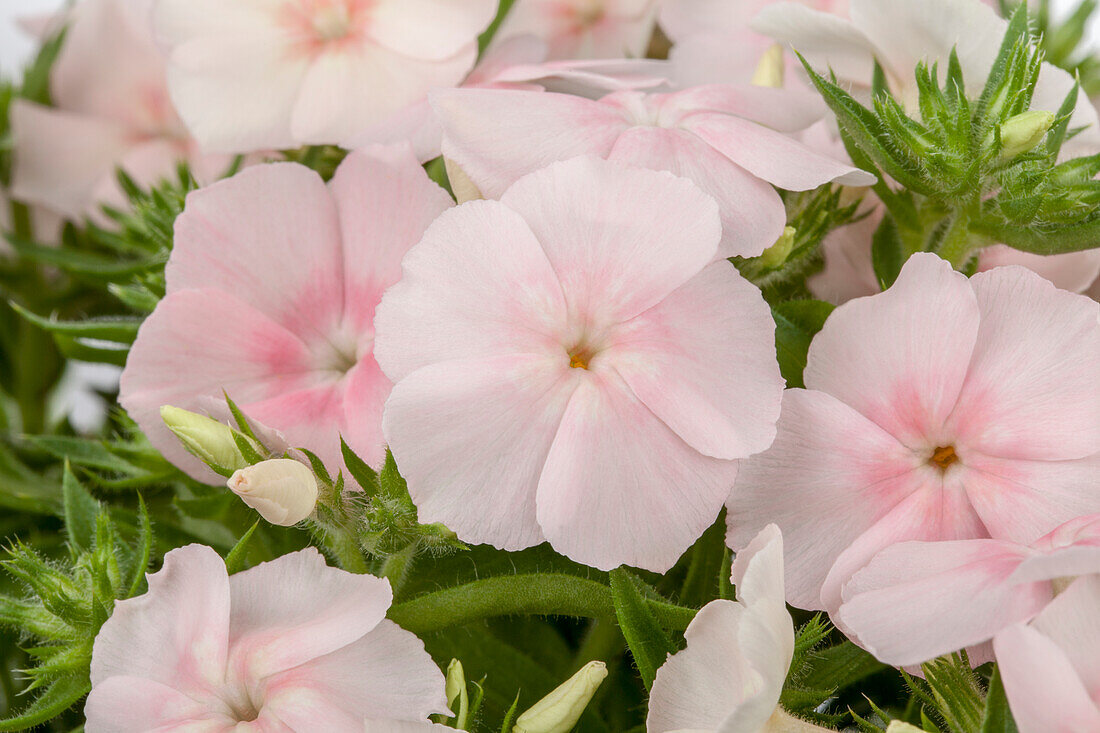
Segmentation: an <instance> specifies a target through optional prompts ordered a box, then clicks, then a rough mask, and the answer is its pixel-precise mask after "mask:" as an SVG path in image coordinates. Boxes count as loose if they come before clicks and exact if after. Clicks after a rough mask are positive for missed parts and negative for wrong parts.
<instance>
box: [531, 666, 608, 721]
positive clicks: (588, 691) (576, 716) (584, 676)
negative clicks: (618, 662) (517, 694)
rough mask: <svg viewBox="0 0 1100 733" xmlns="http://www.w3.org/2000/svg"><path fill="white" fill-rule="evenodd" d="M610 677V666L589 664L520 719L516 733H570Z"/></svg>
mask: <svg viewBox="0 0 1100 733" xmlns="http://www.w3.org/2000/svg"><path fill="white" fill-rule="evenodd" d="M605 677H607V665H605V664H604V663H603V662H589V663H588V664H586V665H584V666H583V667H581V669H580V671H579V672H577V673H576V674H575V675H573V676H572V677H570V678H569V679H568V680H566V681H565V682H564V683H563V684H562V685H560V686H559V687H558V688H557V689H556V690H554V691H553V692H551V693H550V694H549V695H547V696H546V697H544V698H542V699H541V700H539V701H538V702H537V703H535V704H534V705H533V706H532V707H531V709H530V710H528V711H527V712H525V713H524V714H523V715H521V716H519V718H518V719H517V720H516V725H515V727H514V728H512V733H569V731H571V730H573V726H575V725H576V724H577V721H578V720H580V718H581V713H583V712H584V709H585V707H587V706H588V703H589V701H591V700H592V696H593V695H595V694H596V690H597V689H598V688H599V686H600V683H602V682H603V681H604V678H605Z"/></svg>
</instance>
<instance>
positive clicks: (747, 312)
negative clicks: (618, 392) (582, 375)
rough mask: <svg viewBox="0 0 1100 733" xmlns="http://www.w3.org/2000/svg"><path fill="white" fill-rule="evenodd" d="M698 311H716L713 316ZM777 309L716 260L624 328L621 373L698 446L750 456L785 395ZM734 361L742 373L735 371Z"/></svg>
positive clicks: (614, 349) (619, 341)
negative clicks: (779, 360)
mask: <svg viewBox="0 0 1100 733" xmlns="http://www.w3.org/2000/svg"><path fill="white" fill-rule="evenodd" d="M700 313H707V314H709V318H708V319H707V320H706V322H705V323H704V322H702V321H700V319H699V318H698V315H699V314H700ZM774 328H775V324H774V322H773V321H772V316H771V310H770V309H769V308H768V306H767V304H766V303H765V302H764V299H763V298H762V297H761V295H760V290H759V289H758V288H756V286H754V285H752V284H751V283H749V282H748V281H747V280H745V279H744V278H742V277H740V276H739V275H738V274H737V271H736V269H735V268H734V267H733V266H732V265H730V264H729V263H728V262H716V263H714V264H713V265H711V266H709V267H708V268H706V269H705V270H703V272H702V273H700V274H699V275H698V276H696V277H694V278H692V279H691V280H689V281H688V282H687V283H685V284H684V285H681V286H680V287H679V288H678V289H676V290H675V291H673V292H672V293H671V294H670V295H669V296H668V297H666V298H665V299H664V300H663V301H661V302H660V303H658V304H657V305H656V306H654V307H652V308H650V309H648V310H647V311H645V312H644V313H642V314H641V315H639V316H638V317H637V318H635V319H633V320H632V321H630V322H629V323H626V324H624V326H623V329H622V330H621V331H619V332H617V334H616V337H615V342H614V344H613V345H612V346H611V347H610V351H609V356H612V358H613V360H614V361H613V363H614V366H615V369H616V371H617V372H618V373H619V375H620V376H622V378H623V379H624V380H625V381H626V383H627V384H628V385H630V388H631V389H632V390H633V391H634V394H635V395H636V396H637V397H638V399H640V400H641V401H642V402H643V403H644V404H645V405H646V406H647V407H649V409H650V410H652V411H653V412H654V414H656V415H657V416H658V417H660V418H661V420H663V421H664V422H665V424H666V425H668V426H669V427H670V428H672V430H673V431H674V432H675V433H676V434H677V435H679V436H680V437H681V438H683V439H684V441H685V442H687V443H688V444H689V445H691V446H692V447H694V448H695V449H696V450H698V451H700V452H701V453H704V454H706V455H708V456H712V457H715V458H727V459H733V458H745V457H746V456H749V455H751V454H753V453H759V452H760V451H762V450H764V449H766V448H767V447H768V446H769V445H771V443H772V440H773V439H774V438H775V421H776V419H777V418H778V417H779V405H780V402H781V400H782V394H783V378H782V376H781V375H780V373H779V367H778V365H777V364H776V360H775V348H774V346H773V340H774V338H773V332H774ZM730 364H737V365H738V367H737V376H736V378H731V377H730V375H729V373H728V371H727V370H728V368H729V365H730Z"/></svg>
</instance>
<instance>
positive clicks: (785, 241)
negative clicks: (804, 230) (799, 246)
mask: <svg viewBox="0 0 1100 733" xmlns="http://www.w3.org/2000/svg"><path fill="white" fill-rule="evenodd" d="M797 233H798V230H797V229H795V228H794V227H784V229H783V234H782V235H781V236H780V237H779V239H778V240H777V241H776V243H775V244H773V245H772V246H770V247H768V248H767V249H766V250H764V254H762V255H760V262H761V263H762V264H763V265H765V266H766V267H769V268H773V269H774V268H776V267H779V266H780V265H782V264H783V263H784V262H786V261H787V258H788V257H789V256H790V254H791V250H792V249H794V238H795V235H796V234H797Z"/></svg>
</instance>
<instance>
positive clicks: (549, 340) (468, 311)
mask: <svg viewBox="0 0 1100 733" xmlns="http://www.w3.org/2000/svg"><path fill="white" fill-rule="evenodd" d="M402 267H403V270H404V277H403V278H402V280H401V282H400V283H398V284H397V285H395V286H394V287H393V288H391V289H390V290H389V291H388V292H387V293H386V295H385V297H384V298H383V299H382V302H381V304H380V305H379V306H378V309H377V313H376V316H375V329H376V331H377V333H376V336H375V345H374V354H375V357H376V358H377V359H378V363H379V364H380V365H381V367H382V370H383V371H384V372H385V373H386V375H387V376H389V378H390V379H392V380H393V381H394V382H398V381H400V380H401V379H403V378H405V377H406V376H408V375H409V374H410V373H412V372H414V371H416V370H417V369H419V368H421V367H423V366H425V365H428V364H433V363H435V362H439V361H446V360H451V359H478V358H485V359H487V358H492V357H495V356H499V355H507V354H524V353H526V354H535V353H543V354H560V355H561V358H567V356H568V355H567V354H566V353H565V350H564V348H563V347H562V346H561V345H560V344H559V343H557V341H555V339H554V335H555V334H560V333H562V332H563V331H564V329H565V319H566V307H565V301H564V298H563V297H562V292H561V286H560V284H559V283H558V281H557V277H556V276H555V274H554V270H553V268H552V267H551V266H550V263H549V261H548V260H547V259H546V253H545V252H543V250H542V247H541V246H540V244H539V242H538V241H537V240H536V239H535V237H534V236H533V235H532V234H531V230H530V228H529V227H528V226H527V224H526V223H525V222H524V221H523V219H522V218H521V217H520V216H519V215H518V214H516V213H515V212H514V211H512V210H511V209H509V208H508V207H507V206H504V205H503V204H501V203H499V202H496V201H472V202H470V203H468V204H464V205H463V206H460V207H458V208H457V209H454V210H452V211H448V212H446V213H444V214H443V215H442V216H440V217H439V219H437V220H436V222H435V223H434V224H432V226H430V227H429V228H428V231H427V232H426V233H425V235H424V238H423V240H422V241H421V243H420V244H419V245H418V246H417V247H415V248H414V249H413V250H412V251H411V252H409V254H408V256H406V257H405V260H404V262H403V263H402ZM516 283H522V287H521V288H517V287H516ZM566 363H568V362H566Z"/></svg>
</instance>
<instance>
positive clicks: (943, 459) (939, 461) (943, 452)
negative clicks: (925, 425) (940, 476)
mask: <svg viewBox="0 0 1100 733" xmlns="http://www.w3.org/2000/svg"><path fill="white" fill-rule="evenodd" d="M957 460H959V456H958V454H956V453H955V446H953V445H945V446H941V447H939V448H937V449H936V450H934V451H933V452H932V459H931V461H932V463H934V464H935V465H937V466H939V467H940V470H943V471H946V470H947V467H948V466H950V465H951V464H952V463H954V462H955V461H957Z"/></svg>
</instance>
